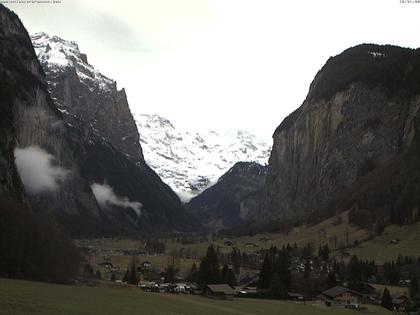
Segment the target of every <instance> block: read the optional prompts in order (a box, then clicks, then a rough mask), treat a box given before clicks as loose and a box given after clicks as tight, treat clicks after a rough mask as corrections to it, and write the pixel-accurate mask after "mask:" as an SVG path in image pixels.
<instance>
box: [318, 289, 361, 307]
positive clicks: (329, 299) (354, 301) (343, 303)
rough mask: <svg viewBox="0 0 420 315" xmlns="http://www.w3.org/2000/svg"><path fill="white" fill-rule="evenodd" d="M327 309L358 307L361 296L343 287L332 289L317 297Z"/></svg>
mask: <svg viewBox="0 0 420 315" xmlns="http://www.w3.org/2000/svg"><path fill="white" fill-rule="evenodd" d="M318 297H319V298H320V299H321V300H322V301H323V302H324V303H325V305H326V306H329V307H356V308H357V307H359V304H360V301H361V298H362V294H361V293H359V292H357V291H354V290H351V289H348V288H344V287H340V286H337V287H333V288H331V289H328V290H326V291H324V292H322V293H321V294H320V295H319V296H318Z"/></svg>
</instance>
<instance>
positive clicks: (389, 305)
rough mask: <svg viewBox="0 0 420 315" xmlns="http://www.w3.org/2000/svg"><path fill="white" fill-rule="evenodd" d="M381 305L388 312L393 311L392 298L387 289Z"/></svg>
mask: <svg viewBox="0 0 420 315" xmlns="http://www.w3.org/2000/svg"><path fill="white" fill-rule="evenodd" d="M381 305H382V306H383V307H385V308H386V309H388V310H392V297H391V294H390V293H389V290H388V289H387V288H385V289H384V293H383V294H382V298H381Z"/></svg>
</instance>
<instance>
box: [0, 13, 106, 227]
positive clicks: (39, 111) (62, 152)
mask: <svg viewBox="0 0 420 315" xmlns="http://www.w3.org/2000/svg"><path fill="white" fill-rule="evenodd" d="M0 10H1V11H0V24H1V27H0V30H1V31H0V32H1V43H2V44H1V49H0V55H1V68H2V76H1V82H2V86H7V91H8V98H7V101H6V102H4V104H3V105H4V106H3V108H4V110H5V111H7V113H8V115H7V116H3V115H2V116H1V119H2V125H3V123H4V122H5V123H6V126H7V125H9V124H10V123H11V122H13V128H10V129H8V130H9V132H8V133H7V134H6V135H3V139H4V140H3V141H7V142H8V145H9V148H10V146H13V149H14V155H15V156H16V155H17V153H16V152H17V151H16V150H17V149H18V150H22V151H19V152H23V155H22V157H23V159H22V160H20V161H22V163H21V166H22V167H21V168H20V169H19V172H20V175H21V176H20V178H22V176H25V175H26V174H29V173H31V171H33V170H35V171H36V170H37V169H39V170H40V172H39V173H38V175H39V174H40V173H41V172H44V174H42V176H41V177H32V182H26V183H25V182H24V184H25V191H26V192H27V193H28V194H29V199H30V200H31V202H34V203H36V204H38V205H40V206H43V207H46V208H48V209H57V211H58V213H59V216H60V217H65V216H69V217H84V218H85V220H86V222H90V223H92V225H91V228H92V230H95V229H99V228H100V227H101V226H102V224H103V223H104V221H102V219H101V216H102V212H101V210H100V209H99V208H98V205H97V202H96V200H95V198H94V197H93V195H92V194H91V193H90V194H89V193H86V191H89V184H88V183H87V182H86V181H85V180H84V179H83V178H81V176H80V173H79V171H78V169H77V167H76V163H75V160H74V157H73V152H72V150H71V148H70V146H69V142H68V141H66V138H67V131H66V126H65V125H64V123H63V121H62V119H61V115H60V112H59V111H58V110H57V109H56V108H55V105H54V103H53V102H52V100H51V98H50V95H49V93H48V90H47V86H46V84H45V81H44V72H43V70H42V68H41V66H40V64H39V62H38V60H37V58H36V55H35V52H34V49H33V47H32V44H31V41H30V38H29V36H28V34H27V32H26V30H25V28H24V27H23V25H22V23H21V22H20V20H19V18H18V17H17V16H16V15H15V14H14V13H12V12H11V11H9V10H8V9H6V8H5V7H3V6H0ZM33 152H35V154H32V153H33ZM38 153H39V154H38ZM2 155H3V154H2ZM37 157H40V159H41V162H40V163H38V162H39V160H36V158H37ZM13 160H14V159H13ZM28 162H29V164H28ZM44 162H45V163H44ZM50 162H53V163H54V164H55V165H54V166H53V165H50V164H49V163H50ZM30 163H33V164H32V165H30ZM42 166H46V167H45V168H42ZM8 167H10V170H14V166H13V167H11V166H10V165H9V166H8ZM18 167H19V165H18ZM57 170H58V171H59V170H62V171H63V173H61V174H62V175H63V176H61V178H60V179H59V178H58V177H60V176H56V175H57V174H58V173H54V172H55V171H57ZM22 172H23V173H25V174H23V173H22ZM64 173H65V174H66V175H65V176H64ZM44 175H45V176H44ZM58 180H60V185H58V183H57V182H56V181H58ZM13 181H14V183H15V184H14V187H15V188H16V187H18V186H16V185H17V184H16V183H17V182H20V180H19V178H18V179H14V180H13ZM6 187H7V185H6ZM38 189H39V190H38ZM32 190H34V191H36V192H37V193H36V194H32V193H31V191H32ZM75 196H78V198H77V199H76V198H75Z"/></svg>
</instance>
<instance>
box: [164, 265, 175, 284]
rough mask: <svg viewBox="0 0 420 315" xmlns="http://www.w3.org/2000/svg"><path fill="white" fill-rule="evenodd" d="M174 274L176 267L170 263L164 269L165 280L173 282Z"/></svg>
mask: <svg viewBox="0 0 420 315" xmlns="http://www.w3.org/2000/svg"><path fill="white" fill-rule="evenodd" d="M175 276H176V269H175V266H174V265H170V266H168V267H167V268H166V270H165V282H167V283H173V282H175Z"/></svg>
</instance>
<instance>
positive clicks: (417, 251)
mask: <svg viewBox="0 0 420 315" xmlns="http://www.w3.org/2000/svg"><path fill="white" fill-rule="evenodd" d="M393 239H399V240H400V242H399V243H398V244H392V243H391V240H393ZM419 244H420V223H417V224H413V225H405V226H395V225H393V226H389V227H387V228H386V229H385V231H384V232H383V233H382V234H381V235H379V236H377V237H375V238H374V239H372V240H370V241H367V242H364V243H362V244H360V246H358V247H356V248H352V249H349V250H348V252H349V253H350V254H351V255H357V256H358V257H360V258H363V259H375V261H376V262H377V263H384V262H385V261H391V260H395V259H396V258H397V257H398V255H403V256H414V257H420V245H419Z"/></svg>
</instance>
